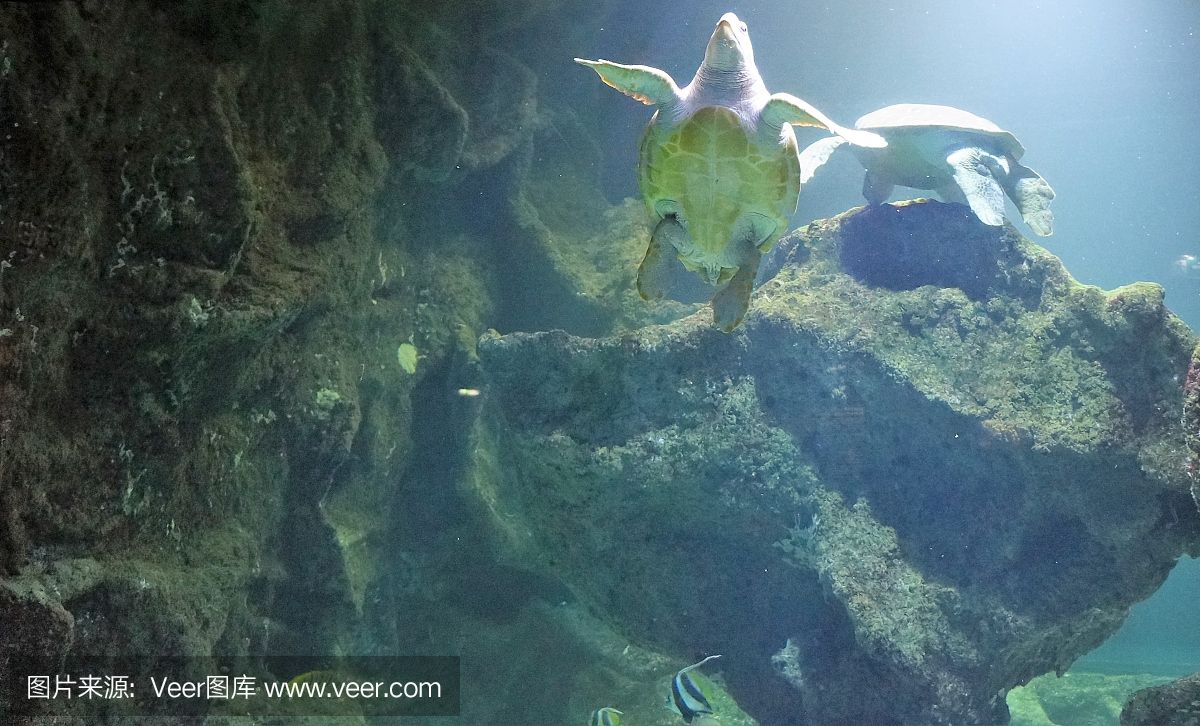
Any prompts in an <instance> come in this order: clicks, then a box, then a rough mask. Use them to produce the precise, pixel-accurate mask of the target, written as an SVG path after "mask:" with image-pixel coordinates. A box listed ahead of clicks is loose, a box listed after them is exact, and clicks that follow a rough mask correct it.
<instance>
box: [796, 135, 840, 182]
mask: <svg viewBox="0 0 1200 726" xmlns="http://www.w3.org/2000/svg"><path fill="white" fill-rule="evenodd" d="M844 143H846V140H845V139H843V138H842V137H841V136H829V137H826V138H824V139H821V140H820V141H814V142H813V143H811V144H809V145H808V146H806V147H804V151H801V152H800V185H801V186H803V185H805V184H807V183H808V180H809V179H812V178H813V175H814V174H816V173H817V169H820V168H821V167H823V166H825V162H827V161H829V157H831V156H833V152H835V151H837V150H838V147H839V146H841V145H842V144H844Z"/></svg>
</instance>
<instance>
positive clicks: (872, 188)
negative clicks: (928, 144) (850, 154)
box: [801, 167, 896, 205]
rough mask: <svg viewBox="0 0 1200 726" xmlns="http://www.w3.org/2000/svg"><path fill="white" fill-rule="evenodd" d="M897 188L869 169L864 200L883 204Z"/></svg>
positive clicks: (864, 180)
mask: <svg viewBox="0 0 1200 726" xmlns="http://www.w3.org/2000/svg"><path fill="white" fill-rule="evenodd" d="M801 168H804V167H801ZM895 188H896V185H895V184H893V183H891V182H890V181H884V180H883V179H880V178H879V175H878V174H876V173H875V172H873V171H871V170H870V169H867V173H866V175H865V176H863V188H862V193H863V198H865V199H866V200H867V202H869V203H870V204H874V205H879V204H883V203H884V202H886V201H887V200H888V197H890V196H892V191H893V190H894V189H895Z"/></svg>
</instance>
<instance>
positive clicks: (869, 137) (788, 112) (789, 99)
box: [762, 93, 887, 168]
mask: <svg viewBox="0 0 1200 726" xmlns="http://www.w3.org/2000/svg"><path fill="white" fill-rule="evenodd" d="M762 120H763V121H764V122H765V123H767V124H770V125H771V126H782V125H783V124H785V123H787V124H791V125H792V126H816V127H817V128H822V129H829V130H830V131H832V132H833V133H835V134H837V135H838V136H841V137H842V138H843V139H845V140H846V141H849V142H850V143H852V144H857V145H859V146H866V147H868V148H872V149H882V148H883V147H885V146H887V141H885V140H884V138H883V137H882V136H880V135H879V134H876V133H872V132H870V131H862V130H859V129H848V128H845V127H844V126H839V125H837V124H835V123H834V122H833V121H831V120H829V117H827V116H826V115H825V114H823V113H821V112H820V111H818V110H817V109H816V108H814V107H813V106H812V104H810V103H808V102H807V101H804V100H802V99H799V98H796V97H795V96H793V95H792V94H790V93H775V94H772V95H771V100H769V101H767V105H766V106H764V107H763V111H762ZM801 168H803V167H801Z"/></svg>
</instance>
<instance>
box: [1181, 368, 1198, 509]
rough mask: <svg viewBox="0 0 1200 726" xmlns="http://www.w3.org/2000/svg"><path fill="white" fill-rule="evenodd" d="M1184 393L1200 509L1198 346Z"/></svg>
mask: <svg viewBox="0 0 1200 726" xmlns="http://www.w3.org/2000/svg"><path fill="white" fill-rule="evenodd" d="M1184 391H1185V395H1186V396H1187V398H1186V400H1185V401H1184V406H1183V428H1184V435H1185V436H1186V437H1187V442H1188V448H1189V449H1191V452H1192V458H1191V461H1189V462H1188V476H1190V477H1191V478H1192V498H1193V499H1195V500H1196V507H1197V508H1198V509H1200V346H1196V352H1195V353H1193V354H1192V366H1191V368H1189V369H1188V374H1187V382H1186V383H1185V384H1184Z"/></svg>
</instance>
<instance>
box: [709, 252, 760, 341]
mask: <svg viewBox="0 0 1200 726" xmlns="http://www.w3.org/2000/svg"><path fill="white" fill-rule="evenodd" d="M761 258H762V254H761V253H760V252H759V251H758V249H757V248H751V252H749V253H748V254H747V255H746V259H745V260H743V261H742V264H741V265H740V266H739V267H738V271H737V272H736V273H734V275H733V277H732V278H730V280H729V282H728V284H726V285H725V287H723V288H721V289H720V291H718V292H717V294H716V295H714V296H713V299H712V310H713V327H716V328H719V329H721V331H723V332H726V333H732V332H733V329H734V328H736V327H737V326H739V325H741V324H742V318H745V317H746V311H747V310H749V309H750V293H751V292H752V291H753V290H754V278H755V276H757V275H758V261H759V260H760V259H761Z"/></svg>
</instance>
